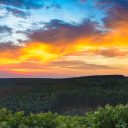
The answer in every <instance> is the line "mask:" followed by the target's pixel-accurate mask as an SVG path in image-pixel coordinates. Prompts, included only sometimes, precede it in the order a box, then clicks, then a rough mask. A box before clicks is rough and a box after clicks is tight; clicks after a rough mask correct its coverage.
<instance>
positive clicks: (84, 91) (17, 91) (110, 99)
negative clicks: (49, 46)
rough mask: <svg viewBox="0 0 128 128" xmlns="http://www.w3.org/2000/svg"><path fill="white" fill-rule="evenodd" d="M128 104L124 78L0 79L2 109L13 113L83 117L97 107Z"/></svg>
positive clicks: (126, 80) (127, 90) (112, 76)
mask: <svg viewBox="0 0 128 128" xmlns="http://www.w3.org/2000/svg"><path fill="white" fill-rule="evenodd" d="M127 102H128V78H127V77H124V76H122V75H107V76H106V75H105V76H88V77H78V78H66V79H41V78H39V79H38V78H35V79H33V78H31V79H25V78H23V79H17V78H15V79H0V107H6V108H8V109H11V110H14V111H19V110H23V111H25V112H26V113H29V112H34V113H37V112H47V111H52V112H58V113H62V114H71V115H74V114H80V115H83V114H84V113H85V112H86V111H90V110H93V109H95V108H96V107H98V106H104V105H105V104H111V105H117V104H127Z"/></svg>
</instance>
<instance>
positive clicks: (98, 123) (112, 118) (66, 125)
mask: <svg viewBox="0 0 128 128" xmlns="http://www.w3.org/2000/svg"><path fill="white" fill-rule="evenodd" d="M0 128H128V105H126V106H123V105H118V106H116V107H112V106H110V105H107V106H105V107H104V108H99V109H98V110H97V111H94V112H89V113H88V114H86V115H85V116H63V115H58V114H53V113H51V112H48V113H38V114H30V115H27V116H26V115H24V112H16V113H13V112H12V111H9V110H7V109H5V108H2V109H0Z"/></svg>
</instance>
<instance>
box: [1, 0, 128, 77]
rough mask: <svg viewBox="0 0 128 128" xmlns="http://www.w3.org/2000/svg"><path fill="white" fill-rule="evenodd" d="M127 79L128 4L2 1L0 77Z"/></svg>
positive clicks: (92, 0)
mask: <svg viewBox="0 0 128 128" xmlns="http://www.w3.org/2000/svg"><path fill="white" fill-rule="evenodd" d="M101 74H122V75H126V76H127V75H128V1H127V0H0V77H53V78H58V77H73V76H88V75H101Z"/></svg>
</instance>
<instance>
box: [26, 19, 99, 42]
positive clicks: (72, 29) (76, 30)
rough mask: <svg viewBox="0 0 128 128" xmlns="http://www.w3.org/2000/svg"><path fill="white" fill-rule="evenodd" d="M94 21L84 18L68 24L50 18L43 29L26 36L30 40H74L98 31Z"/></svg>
mask: <svg viewBox="0 0 128 128" xmlns="http://www.w3.org/2000/svg"><path fill="white" fill-rule="evenodd" d="M97 25H98V24H96V23H95V22H91V21H90V20H85V21H84V22H83V23H81V24H70V23H66V22H64V21H61V20H51V21H50V22H49V23H47V24H46V25H45V27H44V28H43V29H40V30H36V31H34V32H32V33H31V34H30V35H29V36H28V37H29V38H30V39H31V40H32V41H40V42H58V41H68V42H69V41H74V40H76V39H79V38H82V37H88V36H91V35H93V34H95V33H99V31H98V30H97V29H96V26H97Z"/></svg>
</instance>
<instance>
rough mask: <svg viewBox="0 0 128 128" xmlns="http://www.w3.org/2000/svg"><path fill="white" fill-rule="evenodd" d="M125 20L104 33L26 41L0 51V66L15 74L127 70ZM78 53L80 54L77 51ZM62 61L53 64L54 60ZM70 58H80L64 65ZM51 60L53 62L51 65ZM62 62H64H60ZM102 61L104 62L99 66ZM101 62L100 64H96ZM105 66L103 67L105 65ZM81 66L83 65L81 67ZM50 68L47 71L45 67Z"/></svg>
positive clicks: (127, 50)
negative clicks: (50, 40)
mask: <svg viewBox="0 0 128 128" xmlns="http://www.w3.org/2000/svg"><path fill="white" fill-rule="evenodd" d="M127 28H128V24H127V23H126V22H125V23H124V22H121V23H118V24H117V25H114V27H112V28H111V30H110V31H109V32H107V33H104V34H97V35H96V34H94V35H91V36H88V37H85V38H84V37H82V38H79V39H76V40H75V41H72V42H70V43H68V44H67V43H66V42H65V41H64V40H63V42H65V43H61V42H56V43H54V42H53V43H52V44H50V43H45V42H29V43H25V44H24V46H20V47H18V48H17V49H15V50H14V49H5V50H2V51H1V52H0V61H1V62H0V70H3V71H9V72H12V73H18V74H27V73H28V74H29V73H35V74H36V73H37V74H38V73H39V74H40V73H42V72H45V73H48V74H50V71H51V72H56V73H57V72H58V73H59V71H62V72H63V74H68V75H69V76H70V75H73V74H79V75H82V74H90V75H92V74H93V71H94V70H97V71H95V72H96V73H97V74H100V73H103V74H109V73H110V74H111V73H115V74H116V73H118V72H120V73H123V74H127V73H128V70H127V67H128V59H127V58H128V29H127ZM81 53H82V54H81ZM62 58H65V59H64V60H63V61H65V62H63V63H58V64H56V65H55V64H54V62H55V61H57V62H61V61H62ZM71 61H73V62H74V61H82V62H85V63H84V64H83V63H82V64H79V63H75V64H74V65H76V66H74V67H75V68H73V66H71V65H70V66H65V65H66V64H67V62H69V63H68V65H69V64H70V63H71ZM52 64H53V65H52ZM71 64H72V65H73V63H71ZM63 65H64V66H63ZM103 65H104V66H103ZM100 66H101V68H100ZM105 66H106V67H105ZM82 68H83V69H82ZM91 68H92V69H93V68H94V70H90V69H91ZM49 70H50V71H49Z"/></svg>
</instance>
